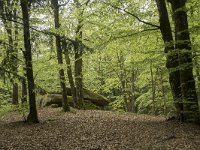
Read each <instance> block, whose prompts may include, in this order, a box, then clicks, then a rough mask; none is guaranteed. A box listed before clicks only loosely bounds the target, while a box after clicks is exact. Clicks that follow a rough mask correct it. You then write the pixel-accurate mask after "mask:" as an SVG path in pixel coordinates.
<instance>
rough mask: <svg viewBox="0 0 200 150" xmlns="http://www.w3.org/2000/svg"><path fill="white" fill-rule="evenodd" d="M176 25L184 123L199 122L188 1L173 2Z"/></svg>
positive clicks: (176, 46) (176, 44)
mask: <svg viewBox="0 0 200 150" xmlns="http://www.w3.org/2000/svg"><path fill="white" fill-rule="evenodd" d="M171 6H172V11H173V19H174V24H175V49H176V51H178V52H179V67H180V82H181V94H182V101H183V106H184V111H183V113H184V121H189V122H199V121H200V120H199V119H200V118H199V107H198V99H197V93H196V88H195V80H194V76H193V58H192V51H191V41H190V33H189V29H188V20H187V12H186V0H176V1H173V0H172V1H171Z"/></svg>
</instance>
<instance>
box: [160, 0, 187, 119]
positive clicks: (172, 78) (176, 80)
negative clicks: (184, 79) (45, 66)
mask: <svg viewBox="0 0 200 150" xmlns="http://www.w3.org/2000/svg"><path fill="white" fill-rule="evenodd" d="M156 4H157V8H158V12H159V21H160V31H161V34H162V38H163V41H164V44H165V53H166V54H167V60H166V67H167V68H168V72H169V83H170V86H171V91H172V95H173V100H174V104H175V107H176V112H177V119H181V120H183V114H182V112H183V103H182V99H181V88H180V71H179V70H178V69H177V68H178V66H179V60H178V53H177V52H175V51H174V41H173V35H172V30H171V26H170V22H169V17H168V12H167V8H166V3H165V0H156Z"/></svg>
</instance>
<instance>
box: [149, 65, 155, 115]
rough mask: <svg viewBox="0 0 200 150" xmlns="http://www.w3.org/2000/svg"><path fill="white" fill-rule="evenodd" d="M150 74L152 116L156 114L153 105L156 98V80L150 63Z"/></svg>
mask: <svg viewBox="0 0 200 150" xmlns="http://www.w3.org/2000/svg"><path fill="white" fill-rule="evenodd" d="M150 73H151V87H152V101H153V114H154V115H155V113H156V104H155V97H156V79H155V76H154V74H153V68H152V62H151V64H150Z"/></svg>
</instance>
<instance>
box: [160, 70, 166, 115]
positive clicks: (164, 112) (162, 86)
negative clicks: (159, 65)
mask: <svg viewBox="0 0 200 150" xmlns="http://www.w3.org/2000/svg"><path fill="white" fill-rule="evenodd" d="M160 84H161V91H162V98H163V114H164V115H166V96H165V87H164V81H163V74H162V70H161V69H160Z"/></svg>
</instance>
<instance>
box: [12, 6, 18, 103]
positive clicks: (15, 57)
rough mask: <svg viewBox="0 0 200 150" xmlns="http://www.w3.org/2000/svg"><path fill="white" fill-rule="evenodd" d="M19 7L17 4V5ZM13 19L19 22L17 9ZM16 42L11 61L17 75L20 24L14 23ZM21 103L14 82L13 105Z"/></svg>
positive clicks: (14, 11)
mask: <svg viewBox="0 0 200 150" xmlns="http://www.w3.org/2000/svg"><path fill="white" fill-rule="evenodd" d="M15 6H17V4H15ZM13 19H14V20H15V21H17V9H16V8H14V10H13ZM14 26H15V27H14V29H15V30H14V42H13V45H14V47H13V53H12V56H11V59H12V60H13V66H12V70H13V72H15V73H17V72H18V34H19V33H18V29H19V27H18V24H17V23H14ZM18 103H19V91H18V83H17V82H15V81H14V83H13V104H18Z"/></svg>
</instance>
